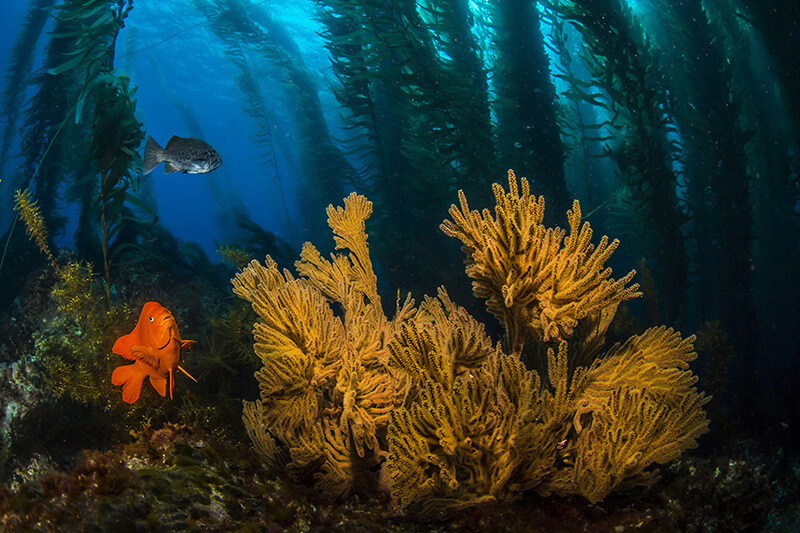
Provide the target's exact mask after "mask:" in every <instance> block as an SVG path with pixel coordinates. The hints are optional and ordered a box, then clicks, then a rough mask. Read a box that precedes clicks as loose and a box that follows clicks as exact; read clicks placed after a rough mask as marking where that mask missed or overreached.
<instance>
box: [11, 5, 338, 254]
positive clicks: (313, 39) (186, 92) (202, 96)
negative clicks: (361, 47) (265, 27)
mask: <svg viewBox="0 0 800 533" xmlns="http://www.w3.org/2000/svg"><path fill="white" fill-rule="evenodd" d="M261 4H264V5H263V6H262V5H259V4H258V3H254V7H253V8H252V9H254V10H261V9H264V8H265V7H267V6H269V13H270V15H271V16H272V17H273V18H274V19H275V20H277V21H279V22H280V24H281V25H283V26H284V27H285V28H286V29H287V30H288V31H289V32H290V34H291V36H292V38H293V39H294V40H295V42H296V43H298V45H299V46H300V49H301V51H302V53H303V56H304V60H305V63H306V66H307V67H309V70H310V71H311V72H312V73H314V74H315V76H316V78H317V80H316V81H317V86H318V88H319V90H320V100H321V102H322V104H323V105H330V106H332V105H334V98H333V95H332V93H331V92H330V90H329V87H330V80H329V79H327V77H328V76H329V74H330V72H329V70H330V68H329V64H328V62H327V57H326V56H325V54H324V48H323V47H322V44H321V38H320V37H319V36H318V35H317V32H318V31H319V30H320V27H319V25H318V23H317V22H316V20H315V19H314V17H313V10H314V5H313V2H296V1H284V2H268V3H266V4H265V3H264V2H261ZM26 9H27V5H26V3H24V2H11V1H10V0H4V1H3V7H2V10H3V17H2V21H0V57H2V58H8V57H9V53H10V50H11V48H12V46H13V45H14V42H15V39H16V37H17V33H18V31H19V24H21V22H22V19H23V18H24V15H25V13H26ZM50 26H51V25H48V27H47V28H48V29H50ZM46 42H47V39H46V36H42V38H40V43H39V47H40V49H41V48H42V46H43V43H46ZM249 59H250V60H252V61H253V63H252V64H251V68H252V70H253V72H254V75H255V76H256V77H257V78H258V79H259V82H260V83H262V84H263V85H264V89H262V90H263V91H264V95H265V99H266V101H267V104H268V105H269V106H271V108H272V109H271V110H272V111H274V112H275V113H276V114H275V119H276V120H275V123H274V124H273V128H272V129H273V135H274V136H275V137H276V147H277V150H276V156H277V158H276V159H277V162H276V163H277V168H278V169H279V171H280V172H281V183H282V185H283V188H284V193H285V195H286V203H287V208H288V211H289V216H290V221H289V222H288V223H287V217H286V214H285V213H284V207H283V203H282V201H281V199H280V195H279V194H278V189H277V186H276V183H275V181H274V177H275V170H274V167H272V166H271V165H269V164H266V163H265V162H264V160H263V159H261V158H259V152H261V150H260V149H259V147H258V146H255V145H254V143H253V142H252V141H251V137H250V136H251V135H252V134H253V133H254V132H255V131H256V126H255V124H254V121H253V120H252V118H251V117H250V116H249V115H247V114H246V113H245V112H244V111H243V110H242V97H241V92H240V91H239V89H238V88H237V87H236V82H235V77H236V75H237V73H238V71H237V69H236V67H235V66H233V65H232V64H231V62H230V61H229V60H228V59H227V58H226V56H225V55H224V53H223V46H222V43H221V41H220V39H218V38H217V37H216V36H215V35H214V34H213V33H212V32H211V31H210V30H209V29H208V21H207V19H206V17H205V16H204V15H203V14H202V13H201V12H199V11H198V10H197V9H195V7H194V6H193V4H192V2H190V1H184V0H176V1H170V2H159V1H153V0H137V2H136V3H135V6H134V9H133V10H132V11H131V13H130V14H129V16H128V17H127V19H126V20H125V27H124V28H123V29H122V31H121V32H120V33H119V37H118V39H117V48H116V57H115V67H116V68H117V69H119V70H120V71H121V72H124V73H126V74H128V75H129V76H130V78H131V82H132V84H133V85H134V86H136V87H137V88H138V90H137V93H136V99H137V102H136V109H137V116H138V118H139V120H140V121H142V122H143V123H144V125H145V129H146V133H147V134H149V135H152V136H153V137H154V138H155V139H156V140H157V141H158V142H159V143H160V144H161V145H162V146H163V145H165V144H166V142H167V141H168V140H169V138H170V137H171V136H173V135H178V136H181V137H202V138H203V139H204V140H206V141H207V142H208V143H209V144H211V145H212V146H213V147H214V148H215V149H216V150H217V151H218V152H219V154H220V155H221V157H222V160H223V165H222V167H221V168H220V169H218V170H216V171H214V172H212V173H210V174H207V175H191V174H177V173H175V174H170V175H167V174H164V171H163V165H160V166H159V167H158V168H157V169H156V170H155V171H153V172H152V173H151V174H149V175H148V176H144V177H143V178H142V188H147V187H150V186H152V187H153V188H154V191H155V194H156V197H155V199H156V205H157V212H158V217H159V222H161V223H162V224H164V225H165V226H166V227H167V228H168V229H169V230H170V231H171V232H172V233H173V234H174V235H175V236H176V237H178V238H179V239H181V240H183V241H194V242H196V243H198V244H199V245H200V246H201V247H202V248H203V250H205V252H206V253H207V254H209V255H211V256H213V255H214V254H215V250H216V249H217V248H218V246H219V245H221V244H225V243H226V242H229V241H230V240H231V239H232V233H231V230H230V229H229V228H226V227H225V226H226V225H227V224H226V223H225V222H226V218H225V217H226V216H227V215H228V214H229V213H230V212H231V211H232V210H233V209H238V210H240V211H241V210H242V209H244V210H245V211H246V213H247V214H248V215H249V217H250V218H251V219H252V220H253V221H255V222H256V223H258V224H259V225H260V226H261V227H263V228H264V229H266V230H268V231H271V232H273V233H275V234H277V235H278V236H280V237H282V238H283V239H285V240H287V241H288V242H289V243H290V244H292V245H293V246H294V247H296V248H297V247H299V245H300V244H302V242H301V240H300V231H299V230H298V227H297V226H298V224H299V223H298V221H297V220H295V217H296V215H297V202H298V201H299V200H298V197H299V193H300V191H297V190H296V183H297V180H296V176H295V174H296V168H297V165H296V161H295V160H296V158H295V154H294V153H293V151H292V147H293V145H292V139H291V134H290V133H289V132H291V128H292V125H291V124H290V123H286V122H283V123H282V122H281V121H282V120H283V121H286V120H288V119H287V114H286V113H285V112H284V113H281V109H280V106H281V102H279V101H276V100H275V99H274V98H273V95H271V94H269V92H268V90H269V87H270V83H271V82H270V79H269V76H270V74H274V72H275V70H274V69H273V70H272V72H269V71H268V70H267V69H266V66H265V65H263V64H260V63H259V62H258V57H257V56H255V55H252V54H251V55H250V57H249ZM36 61H37V62H36V64H35V65H34V68H33V71H36V69H38V68H39V67H40V66H41V61H42V53H41V50H40V53H39V54H38V56H37V60H36ZM4 65H5V61H4V64H3V65H0V68H2V67H3V66H4ZM3 81H4V80H2V79H0V91H1V90H2V89H3V88H4V85H2V84H3ZM272 83H274V81H273V82H272ZM28 96H30V94H29V95H28ZM187 115H189V116H193V117H194V118H196V121H197V123H196V124H193V123H190V122H189V121H188V120H187V118H186V117H187ZM328 115H329V116H330V117H332V120H331V127H332V128H334V129H335V128H336V127H337V118H336V117H337V113H336V112H335V111H334V110H333V108H331V109H330V112H329V113H328ZM198 127H199V131H198ZM278 137H279V138H278ZM16 142H18V140H17V141H16ZM143 149H144V146H143V145H142V146H141V147H140V150H139V151H140V153H141V152H142V151H143ZM14 164H15V161H13V160H12V161H11V162H9V163H8V164H7V166H6V169H4V170H5V171H6V172H8V171H10V170H11V169H12V166H13V165H14ZM148 182H149V183H148ZM63 212H64V214H66V215H67V216H69V218H70V223H69V224H68V226H67V228H66V231H65V233H64V234H63V235H60V236H57V239H56V244H57V245H58V246H62V247H70V246H71V245H72V244H71V243H72V234H73V232H74V228H75V218H76V213H75V212H74V210H73V209H71V208H70V206H68V205H65V206H63ZM0 222H2V224H3V226H4V227H5V225H6V224H7V223H9V218H8V217H7V216H3V217H2V219H1V220H0ZM227 226H228V227H229V225H227Z"/></svg>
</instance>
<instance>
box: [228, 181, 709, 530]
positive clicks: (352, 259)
mask: <svg viewBox="0 0 800 533" xmlns="http://www.w3.org/2000/svg"><path fill="white" fill-rule="evenodd" d="M521 184H522V185H521V195H520V191H519V189H518V186H517V181H516V177H515V176H514V174H513V172H509V192H507V193H506V192H505V191H504V190H503V189H502V187H500V186H499V185H497V184H495V185H494V187H493V189H494V193H495V199H496V201H497V205H496V207H495V216H494V217H492V216H491V214H490V212H489V211H488V210H484V211H483V213H479V212H477V211H470V210H469V207H468V204H467V200H466V198H465V196H464V194H463V193H461V192H459V199H460V209H459V208H458V207H456V206H453V207H452V208H451V210H450V214H451V216H452V217H453V221H446V222H444V223H443V224H442V229H443V230H444V231H445V233H447V234H448V235H450V236H453V237H457V238H459V239H460V240H461V241H462V242H463V243H464V249H465V251H466V252H467V274H468V275H469V276H470V277H472V278H473V282H474V283H473V287H474V290H475V294H476V296H478V297H480V298H485V299H486V300H487V306H488V307H489V310H490V311H492V313H493V314H494V316H496V317H497V318H498V319H499V320H500V322H501V325H503V326H504V328H505V330H506V334H507V336H506V342H507V345H506V346H503V345H501V343H497V344H495V343H493V342H492V340H491V339H490V338H489V337H488V335H487V334H486V332H485V331H484V325H483V324H481V323H479V322H478V321H477V320H476V319H475V318H473V317H472V316H471V315H470V314H469V313H468V312H467V311H466V310H465V309H464V308H462V307H459V306H458V305H456V304H455V303H454V302H452V301H451V300H450V298H449V296H448V294H447V292H446V291H445V290H444V289H443V288H441V289H440V290H439V293H438V295H437V296H436V297H425V299H424V300H423V302H422V303H421V304H420V305H419V306H416V305H415V302H414V301H413V300H412V299H411V298H410V297H408V298H406V299H405V301H404V302H402V303H401V301H400V299H399V298H398V301H397V304H396V311H395V315H394V317H393V318H391V319H390V318H388V317H386V315H385V314H384V311H383V307H382V305H381V300H380V297H379V295H378V290H377V278H376V276H375V274H374V271H373V267H372V262H371V260H370V256H369V247H368V244H367V234H366V231H365V221H366V220H367V219H368V218H369V216H370V214H371V213H372V204H371V203H370V202H369V201H367V199H366V198H364V197H363V196H360V195H358V194H355V193H353V194H351V195H350V196H349V197H347V198H346V199H345V201H344V207H338V208H334V207H333V206H329V207H328V210H327V213H328V224H329V225H330V227H331V229H332V230H333V234H334V241H335V244H336V251H335V252H334V253H333V254H331V257H330V259H325V258H323V257H322V255H321V254H320V253H319V252H318V251H317V249H316V248H315V247H314V246H313V245H311V244H309V243H306V245H305V246H304V248H303V251H302V254H301V258H300V260H299V261H297V262H296V263H295V266H296V270H297V273H298V275H297V276H295V275H294V274H292V273H291V272H289V271H288V270H283V271H281V270H280V269H279V268H278V266H277V264H276V263H275V261H273V260H272V259H271V258H270V257H269V256H267V258H266V261H265V263H263V264H262V263H260V262H258V261H253V262H251V263H250V264H249V266H247V267H246V268H245V269H244V270H242V271H241V272H240V273H239V274H237V276H236V278H235V279H234V280H232V282H233V285H234V292H235V293H236V294H237V295H238V296H240V297H242V298H244V299H245V300H247V301H249V302H250V303H251V304H252V306H253V309H254V310H255V312H256V313H257V315H258V322H257V323H256V324H255V326H254V328H255V329H254V334H255V345H254V348H255V352H256V354H257V355H258V356H259V357H260V358H261V361H262V362H263V367H262V368H261V369H260V370H259V371H257V372H256V374H255V376H256V378H257V379H258V382H259V385H260V391H261V398H260V399H259V400H258V401H255V402H245V405H244V422H245V426H246V427H247V430H248V433H249V436H250V438H251V440H252V442H253V445H254V447H255V449H256V451H257V452H258V453H259V454H260V455H261V456H262V458H263V460H264V461H265V463H266V464H267V465H268V466H269V467H271V468H272V469H274V470H275V471H278V472H281V471H282V472H286V473H288V475H289V476H290V477H291V478H292V479H294V480H295V481H297V482H311V483H313V484H315V486H316V488H317V489H318V490H320V491H321V492H323V493H325V494H326V495H328V496H332V497H341V496H346V495H348V494H349V493H351V492H353V491H356V490H359V489H364V488H377V487H380V488H382V489H383V490H385V491H387V492H388V493H389V494H391V497H392V500H393V502H394V504H395V506H396V508H397V510H399V511H401V512H408V513H412V514H416V515H418V516H433V515H437V514H440V513H448V512H452V511H454V510H457V509H462V508H464V507H468V506H473V505H477V504H481V503H485V502H494V501H509V500H513V499H516V498H518V497H520V495H521V494H522V493H524V492H526V491H536V492H538V493H539V494H542V495H548V494H559V495H566V494H579V495H582V496H584V497H585V498H586V499H588V500H589V501H591V502H597V501H600V500H602V499H603V498H604V497H605V496H607V495H608V494H609V493H610V492H612V491H613V490H616V489H621V488H629V487H634V486H640V485H649V484H651V483H653V482H654V481H655V480H656V479H657V471H656V470H655V469H654V468H652V467H653V465H654V464H661V463H665V462H667V461H670V460H672V459H674V458H676V457H678V456H679V455H680V454H681V453H682V452H683V451H684V450H686V449H689V448H693V447H695V446H696V440H697V438H698V437H699V436H700V435H702V434H703V433H705V432H706V431H708V424H709V422H708V420H707V418H706V414H705V412H704V410H703V406H704V405H705V403H706V402H707V401H708V397H706V396H705V395H704V394H703V393H699V392H698V391H697V389H696V388H695V384H696V381H697V378H696V377H695V376H694V375H693V374H692V372H691V371H690V370H689V365H688V363H689V362H690V361H692V360H693V359H694V358H695V357H696V354H695V352H694V348H693V342H694V336H691V337H688V338H683V337H681V335H680V334H679V333H677V332H675V331H673V330H671V329H666V328H664V327H660V328H651V329H649V330H647V331H645V332H644V333H642V334H641V335H636V336H633V337H631V338H630V339H628V340H627V341H626V342H624V343H622V344H618V345H615V346H613V347H611V348H610V349H608V350H607V351H606V352H605V353H604V354H602V353H601V352H602V349H603V346H602V344H603V342H604V336H605V331H606V329H607V328H608V325H609V324H610V322H611V320H612V319H613V316H614V314H615V312H616V309H617V306H618V305H619V303H620V302H622V301H624V300H628V299H630V298H635V297H637V296H639V295H640V293H639V292H638V285H636V284H630V285H629V283H630V281H631V278H632V277H633V275H634V272H633V271H632V272H630V273H629V274H628V275H626V276H624V277H623V278H621V279H619V280H614V279H613V278H611V269H610V268H607V267H604V264H605V262H606V261H607V260H608V258H609V256H610V255H611V253H612V252H613V251H614V249H616V247H617V246H618V242H617V241H616V240H615V241H613V242H611V243H610V244H609V242H608V239H607V238H606V237H603V238H602V239H601V241H600V243H599V244H598V245H597V246H594V245H592V244H591V243H590V240H591V236H592V232H591V229H590V227H589V225H588V224H587V223H583V224H581V214H580V206H579V205H578V203H577V202H575V203H574V204H573V208H572V210H570V211H569V213H568V221H569V224H570V233H569V235H566V232H565V231H563V230H561V229H559V228H555V229H553V228H546V227H544V225H543V224H542V219H543V212H544V199H543V198H541V197H540V198H538V199H536V198H534V197H533V196H531V194H530V189H529V185H528V182H527V180H525V179H524V178H523V179H522V181H521ZM584 326H586V327H584ZM587 332H588V333H587ZM526 343H530V344H532V345H534V346H533V348H532V351H533V353H538V354H541V359H542V360H541V361H539V365H538V367H537V370H538V371H537V370H534V369H529V368H526V366H525V364H524V363H523V361H522V359H521V358H520V355H521V354H522V353H523V349H526V346H525V345H526ZM526 351H527V349H526Z"/></svg>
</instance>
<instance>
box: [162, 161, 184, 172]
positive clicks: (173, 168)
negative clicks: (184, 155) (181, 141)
mask: <svg viewBox="0 0 800 533" xmlns="http://www.w3.org/2000/svg"><path fill="white" fill-rule="evenodd" d="M179 170H180V169H179V168H178V167H176V166H175V165H173V164H172V163H170V162H169V161H165V162H164V174H171V173H173V172H178V171H179Z"/></svg>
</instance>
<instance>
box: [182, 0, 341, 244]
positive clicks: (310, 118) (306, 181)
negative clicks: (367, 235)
mask: <svg viewBox="0 0 800 533" xmlns="http://www.w3.org/2000/svg"><path fill="white" fill-rule="evenodd" d="M194 4H195V6H196V7H197V8H198V9H199V10H200V11H201V12H202V13H204V14H205V15H206V17H208V19H209V21H210V24H209V29H211V31H213V32H214V34H215V35H217V36H218V37H219V38H220V39H221V40H223V41H224V42H229V41H230V40H231V39H233V41H235V42H239V43H241V44H242V45H244V46H246V47H249V48H250V49H251V50H252V51H253V52H254V53H257V54H258V55H259V56H260V57H261V59H263V60H265V61H267V62H268V63H269V64H271V65H273V68H274V69H275V71H276V72H277V73H278V76H277V77H278V79H279V83H280V85H281V86H283V87H284V88H285V91H286V95H287V97H288V98H290V99H292V100H293V101H294V102H295V103H294V104H293V106H292V108H293V110H294V114H293V115H292V116H291V117H290V119H291V120H292V122H293V126H294V128H295V129H296V132H297V136H298V140H299V143H298V144H299V146H300V148H299V151H300V157H299V159H300V160H302V161H304V168H303V169H302V177H301V184H302V185H301V188H302V189H303V190H304V191H305V193H304V201H303V203H302V204H301V208H302V210H303V211H302V213H301V215H302V216H303V217H304V222H303V226H304V228H306V232H308V234H310V235H322V234H324V233H325V232H326V231H327V228H326V227H325V224H324V221H323V220H322V218H321V217H320V216H319V213H320V212H322V210H323V209H324V207H325V206H326V205H327V204H329V203H330V202H332V201H334V200H335V199H336V198H338V197H340V196H341V194H342V192H343V190H344V185H345V184H346V183H349V182H351V181H352V179H353V175H354V170H353V167H352V166H351V164H350V162H349V161H348V160H347V159H346V158H345V157H344V155H343V154H342V153H341V152H340V150H339V149H338V148H337V146H336V145H335V144H334V143H333V141H332V139H331V135H330V132H329V129H328V125H327V122H326V121H325V118H324V116H323V111H322V105H321V103H320V100H319V91H318V88H317V85H316V83H315V80H314V78H313V76H312V75H311V73H310V72H309V70H308V68H307V67H306V66H305V64H304V61H303V57H302V55H301V53H300V49H299V47H298V46H297V44H296V43H295V42H294V41H293V40H292V38H291V36H290V35H289V33H288V32H287V31H286V28H285V27H284V26H283V25H282V24H280V23H278V22H276V21H275V20H273V19H272V17H271V16H270V15H269V13H268V12H266V11H264V6H263V5H258V6H251V7H249V8H248V7H246V6H245V5H244V4H243V3H241V2H238V1H231V0H214V1H210V0H194ZM256 13H257V15H258V16H256ZM256 19H257V21H256ZM320 176H325V179H317V177H320Z"/></svg>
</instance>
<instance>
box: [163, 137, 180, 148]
mask: <svg viewBox="0 0 800 533" xmlns="http://www.w3.org/2000/svg"><path fill="white" fill-rule="evenodd" d="M182 140H183V137H178V136H177V135H173V136H172V137H170V138H169V141H167V146H166V149H167V150H169V147H170V146H174V145H176V144H178V143H179V142H181V141H182Z"/></svg>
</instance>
